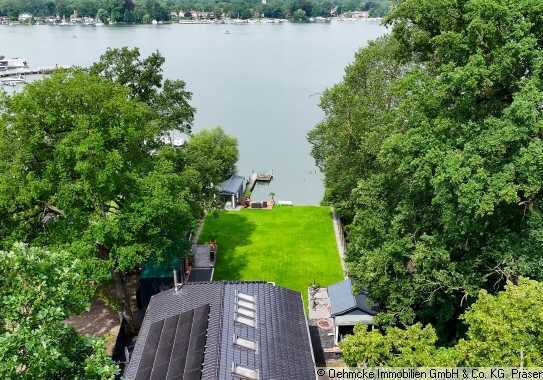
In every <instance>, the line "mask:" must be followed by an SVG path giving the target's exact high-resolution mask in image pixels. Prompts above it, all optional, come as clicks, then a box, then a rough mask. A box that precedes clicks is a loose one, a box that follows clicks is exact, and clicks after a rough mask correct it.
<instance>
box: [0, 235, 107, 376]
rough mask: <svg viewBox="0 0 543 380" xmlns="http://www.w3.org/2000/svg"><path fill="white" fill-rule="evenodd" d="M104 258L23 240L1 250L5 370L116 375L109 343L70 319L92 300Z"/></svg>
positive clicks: (1, 365)
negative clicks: (94, 258)
mask: <svg viewBox="0 0 543 380" xmlns="http://www.w3.org/2000/svg"><path fill="white" fill-rule="evenodd" d="M106 269H107V268H104V266H103V265H102V263H100V262H99V261H94V262H89V261H86V260H80V259H78V258H74V257H73V255H71V254H70V253H68V252H66V251H47V250H45V249H40V248H30V247H28V246H25V245H23V244H17V245H15V246H14V247H13V249H12V250H11V251H2V252H0V307H1V309H2V313H1V314H0V376H1V377H2V378H22V379H50V378H86V379H112V378H114V375H115V373H116V371H117V368H116V366H115V365H114V364H113V363H112V362H111V360H110V359H109V358H108V357H107V356H106V354H105V350H104V347H103V344H102V343H101V342H100V341H92V340H89V339H88V338H84V337H80V336H79V335H78V334H77V333H76V332H75V330H73V329H72V328H71V327H69V326H67V325H66V324H65V323H64V320H65V319H66V318H67V317H68V316H69V315H70V314H72V313H80V312H82V311H84V310H85V308H86V307H87V306H88V304H89V300H90V299H91V297H92V295H93V292H94V285H95V283H96V282H97V281H99V280H100V279H101V277H103V276H105V274H106V273H107V271H106Z"/></svg>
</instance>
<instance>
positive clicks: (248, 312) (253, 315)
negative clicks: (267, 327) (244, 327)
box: [237, 308, 256, 319]
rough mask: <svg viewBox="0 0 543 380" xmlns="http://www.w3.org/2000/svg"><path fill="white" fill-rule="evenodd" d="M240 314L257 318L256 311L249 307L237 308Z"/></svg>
mask: <svg viewBox="0 0 543 380" xmlns="http://www.w3.org/2000/svg"><path fill="white" fill-rule="evenodd" d="M237 312H238V314H240V315H243V316H244V317H249V318H253V319H255V318H256V314H255V312H254V311H252V310H247V309H244V308H239V309H238V310H237Z"/></svg>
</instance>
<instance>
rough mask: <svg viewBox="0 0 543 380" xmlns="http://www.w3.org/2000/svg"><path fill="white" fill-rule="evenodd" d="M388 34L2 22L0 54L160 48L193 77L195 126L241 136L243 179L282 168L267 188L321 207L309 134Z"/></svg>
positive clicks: (88, 59)
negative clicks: (323, 100)
mask: <svg viewBox="0 0 543 380" xmlns="http://www.w3.org/2000/svg"><path fill="white" fill-rule="evenodd" d="M226 30H228V31H230V34H225V32H226ZM385 32H386V30H385V28H384V27H382V26H381V25H380V24H379V23H378V22H376V21H358V22H333V23H330V24H306V25H300V24H290V23H284V24H279V25H276V24H252V25H179V24H172V25H158V26H153V25H138V26H125V27H83V26H81V27H78V26H74V27H54V26H0V55H1V54H4V55H6V56H8V57H24V58H26V59H27V60H28V62H29V64H30V65H31V66H33V67H38V66H51V65H55V64H59V65H89V64H90V63H92V62H94V61H96V60H97V59H98V57H99V56H100V55H101V53H102V52H103V51H104V50H105V49H106V48H107V47H122V46H130V47H136V46H137V47H139V48H140V49H141V51H142V52H143V53H144V54H149V53H151V52H152V51H155V50H159V51H160V52H161V54H162V55H164V56H165V58H166V64H165V76H166V77H168V78H172V79H174V78H175V79H177V78H179V79H183V80H184V81H185V82H186V83H187V86H188V89H189V90H190V91H192V92H193V101H192V104H193V106H195V107H196V109H197V114H196V120H195V126H194V130H196V131H197V130H199V129H201V128H206V127H215V126H221V127H223V128H224V129H225V130H226V131H227V132H228V133H230V134H232V135H234V136H236V137H237V139H238V142H239V150H240V160H239V163H238V172H239V174H240V175H244V176H248V175H249V174H250V173H251V171H252V170H254V171H259V172H263V171H271V170H273V173H274V175H275V179H274V181H273V183H272V184H271V185H270V187H269V188H266V192H267V191H268V190H270V191H273V192H274V193H276V199H280V200H289V201H293V202H295V203H312V204H316V203H319V202H320V201H321V199H322V195H323V185H322V178H321V175H320V173H318V170H317V169H316V167H315V165H314V161H313V159H312V157H311V156H310V146H309V144H308V143H307V140H306V134H307V132H308V131H309V130H310V129H311V128H312V127H313V126H314V125H315V124H316V123H318V122H319V120H320V119H321V117H322V112H321V110H320V109H319V107H318V104H319V96H320V94H321V93H322V91H323V90H325V89H326V88H327V87H330V86H332V85H333V84H334V83H337V82H338V81H340V80H341V78H342V76H343V73H344V68H345V66H346V65H347V64H348V63H349V62H351V61H352V60H353V57H354V54H355V52H356V51H357V50H358V49H359V48H360V47H362V46H365V45H367V42H368V41H369V40H372V39H375V38H376V37H378V36H380V35H383V34H384V33H385Z"/></svg>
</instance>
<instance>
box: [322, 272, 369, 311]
mask: <svg viewBox="0 0 543 380" xmlns="http://www.w3.org/2000/svg"><path fill="white" fill-rule="evenodd" d="M328 297H329V298H330V305H331V310H330V314H331V315H332V316H337V315H342V314H346V313H349V312H352V311H355V310H360V311H362V312H364V313H366V314H369V315H375V314H377V312H378V309H377V307H376V306H375V305H373V304H372V302H371V301H369V300H368V297H367V295H366V294H365V293H361V294H357V295H356V296H355V295H353V287H352V282H351V279H347V280H345V281H340V282H337V283H335V284H333V285H330V286H329V287H328Z"/></svg>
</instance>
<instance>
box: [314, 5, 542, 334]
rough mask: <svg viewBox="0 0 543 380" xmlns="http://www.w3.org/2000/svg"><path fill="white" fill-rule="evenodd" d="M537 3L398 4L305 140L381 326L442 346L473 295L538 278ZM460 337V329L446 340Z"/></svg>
mask: <svg viewBox="0 0 543 380" xmlns="http://www.w3.org/2000/svg"><path fill="white" fill-rule="evenodd" d="M542 14H543V3H541V2H534V1H530V0H518V1H517V0H514V1H513V0H466V1H457V2H455V1H439V0H426V1H419V0H405V1H402V2H400V3H399V5H397V6H396V7H394V8H393V9H392V11H391V12H390V13H389V15H388V17H387V19H386V20H387V23H388V24H389V25H390V26H391V28H392V32H391V35H390V36H388V37H387V38H385V40H384V41H381V42H378V43H375V44H371V45H370V46H369V47H368V48H365V49H362V50H361V51H360V52H359V53H358V54H357V56H356V59H355V62H354V63H353V64H352V65H350V66H349V67H348V68H347V70H346V75H345V78H344V80H343V82H342V83H340V84H339V85H337V86H335V87H333V88H332V89H330V90H328V91H327V92H326V93H325V94H324V96H323V98H322V101H321V103H322V107H323V109H324V111H325V118H324V120H323V122H322V123H321V124H320V125H318V126H317V127H316V128H315V129H314V130H313V131H312V132H311V133H310V135H309V138H310V141H311V143H312V144H313V155H314V156H315V158H316V159H317V163H318V164H319V166H320V167H321V168H322V169H323V171H324V174H325V178H326V201H327V202H329V203H331V204H332V205H334V206H337V208H338V210H339V211H340V214H341V216H342V217H343V218H344V221H345V222H346V224H347V225H348V226H347V231H348V254H347V260H348V262H349V269H350V273H351V275H352V276H353V277H354V278H355V279H356V283H357V285H358V286H359V287H364V288H366V289H367V290H368V291H369V293H370V295H371V297H372V298H373V299H374V300H375V301H376V302H378V303H379V304H381V305H382V307H383V313H382V314H381V315H380V321H381V322H382V323H385V324H392V325H397V324H398V325H409V324H411V323H413V322H415V321H420V322H422V323H424V324H426V323H433V324H434V326H435V327H436V329H437V332H438V337H439V339H440V341H454V340H455V339H457V338H458V337H460V336H461V335H462V329H461V328H460V325H459V323H458V322H457V317H458V315H459V314H461V313H462V312H463V311H464V310H465V309H466V307H468V306H469V305H470V303H471V302H473V301H474V300H475V297H476V295H477V294H478V292H479V290H480V289H486V290H487V291H489V292H491V293H495V292H496V291H499V290H501V289H502V288H503V286H504V285H505V284H506V282H507V281H512V282H516V281H517V280H518V278H519V276H528V277H531V278H533V279H538V280H541V279H542V273H543V270H542V269H543V256H542V255H541V252H542V248H543V247H542V243H543V240H541V236H542V231H543V224H542V222H543V220H542V214H541V207H540V203H541V201H542V197H543V193H542V184H543V176H542V175H543V171H542V170H541V168H542V167H543V166H542V165H543V161H542V160H543V155H542V154H541V152H542V142H541V136H542V135H541V130H542V127H543V118H542V117H543V114H542V112H543V109H542V106H541V105H542V104H543V83H542V81H541V79H542V75H541V73H542V72H541V69H542V63H543V51H542V47H543V29H542V28H541V25H542V20H541V15H542ZM455 327H458V328H455Z"/></svg>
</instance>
